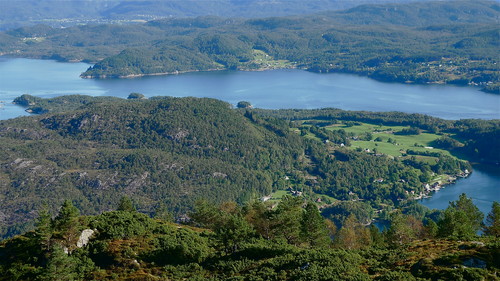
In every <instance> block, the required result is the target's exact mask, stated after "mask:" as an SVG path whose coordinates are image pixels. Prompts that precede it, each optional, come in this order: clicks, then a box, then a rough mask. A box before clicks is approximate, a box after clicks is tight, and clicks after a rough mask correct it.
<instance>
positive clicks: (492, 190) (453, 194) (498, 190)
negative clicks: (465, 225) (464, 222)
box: [420, 165, 500, 214]
mask: <svg viewBox="0 0 500 281" xmlns="http://www.w3.org/2000/svg"><path fill="white" fill-rule="evenodd" d="M473 168H474V172H473V173H472V174H471V175H470V176H469V177H468V178H466V179H460V180H458V181H457V182H456V183H455V184H452V185H448V186H446V187H445V188H444V189H441V190H439V191H438V192H434V193H433V194H432V197H431V198H426V199H422V200H420V203H422V204H423V205H425V206H427V207H429V208H431V209H439V210H443V209H446V208H447V207H448V204H449V202H450V201H455V200H457V199H458V196H459V195H460V194H462V193H465V194H467V196H468V197H470V198H472V201H473V202H474V204H475V205H476V206H477V207H478V208H479V209H480V210H481V211H482V212H483V213H485V214H488V213H489V212H490V211H491V205H492V204H493V201H497V202H500V167H493V166H486V165H476V166H474V167H473Z"/></svg>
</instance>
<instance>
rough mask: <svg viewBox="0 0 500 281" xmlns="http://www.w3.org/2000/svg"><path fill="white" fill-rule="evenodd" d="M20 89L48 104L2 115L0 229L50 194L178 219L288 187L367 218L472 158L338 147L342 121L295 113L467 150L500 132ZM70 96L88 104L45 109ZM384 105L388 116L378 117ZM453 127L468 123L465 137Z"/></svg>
mask: <svg viewBox="0 0 500 281" xmlns="http://www.w3.org/2000/svg"><path fill="white" fill-rule="evenodd" d="M16 100H17V101H18V102H20V103H21V102H24V103H27V104H32V106H34V107H37V106H40V107H41V108H42V109H41V111H49V113H46V114H42V115H37V116H30V117H20V118H16V119H11V120H6V121H1V122H0V141H1V143H2V148H3V149H2V150H1V152H0V156H1V157H0V159H2V160H1V161H2V162H1V164H0V178H2V181H0V183H1V185H0V194H1V200H2V206H3V208H2V235H3V236H10V235H13V234H15V233H19V231H21V230H23V229H25V228H26V227H28V228H29V227H30V224H31V225H32V223H33V222H32V219H34V218H35V217H36V216H37V213H36V210H38V209H39V208H40V206H41V205H42V204H43V203H44V202H46V203H48V204H49V210H51V211H52V212H54V211H55V210H56V208H57V206H58V205H60V204H61V202H62V201H63V200H65V199H71V200H72V201H73V202H74V204H75V205H76V206H77V207H78V208H79V209H80V210H81V211H82V213H84V214H99V213H101V212H102V211H107V210H110V209H111V208H112V206H116V204H117V202H118V200H119V199H120V198H121V197H122V196H123V195H124V194H126V195H129V196H130V197H131V198H133V200H134V201H135V202H136V203H137V207H138V209H139V210H140V211H141V212H143V213H147V214H151V215H153V214H155V213H156V212H157V210H158V209H159V208H160V206H163V205H165V206H167V208H168V210H169V211H171V212H173V213H174V214H175V216H176V217H177V218H180V217H182V215H183V214H186V212H187V211H188V210H190V209H191V208H192V206H193V204H194V202H195V201H196V200H197V199H200V198H205V199H208V200H210V201H212V202H224V201H228V200H234V201H236V202H238V203H244V202H248V201H249V200H254V199H258V198H260V197H261V196H264V195H269V194H270V193H271V192H273V191H276V190H286V189H290V188H291V189H292V190H295V191H301V192H302V193H303V194H304V196H307V197H308V198H311V199H312V200H316V199H317V198H319V197H321V196H323V197H324V199H325V200H326V201H325V204H327V206H328V204H331V203H335V202H336V200H340V201H350V200H352V199H353V196H355V197H356V198H358V199H360V200H359V202H355V203H352V204H345V205H340V206H341V209H349V210H351V211H348V212H347V213H346V214H349V213H352V212H358V211H359V212H358V213H359V215H358V217H359V219H360V220H367V219H369V218H371V216H372V215H373V210H374V209H380V208H382V209H383V208H384V207H383V206H389V207H390V208H392V206H399V205H401V204H406V203H407V201H406V200H405V199H408V198H411V196H412V195H411V194H413V193H415V194H420V193H421V192H423V191H424V185H425V184H426V183H429V182H430V181H431V179H432V178H433V175H435V174H448V175H455V174H459V173H462V172H463V171H464V170H465V169H468V170H470V169H471V168H470V165H469V164H468V163H467V162H465V161H461V160H458V159H457V158H454V157H450V156H448V155H445V154H439V153H438V154H436V155H432V157H430V158H429V157H427V158H426V159H424V160H422V159H420V158H419V157H413V158H412V157H410V156H408V157H405V158H401V159H399V158H394V159H393V157H389V156H387V155H386V156H384V155H374V154H371V153H366V152H357V151H355V150H352V149H349V148H347V147H343V146H348V145H349V142H350V138H351V136H350V135H349V134H347V133H346V132H345V131H343V130H335V131H330V130H326V129H325V128H322V127H321V126H311V125H310V124H311V123H304V124H302V123H300V124H295V123H294V122H290V120H286V117H285V116H286V115H287V114H288V113H289V112H294V114H297V115H300V116H302V118H303V120H305V119H307V120H310V119H315V118H318V119H317V120H319V119H324V118H325V117H326V121H327V122H331V121H332V120H333V119H338V120H346V121H352V120H355V119H356V118H358V119H363V118H364V120H365V121H367V120H369V119H372V121H373V122H377V123H375V124H379V123H386V124H390V123H391V122H402V124H404V126H410V125H411V126H412V127H418V128H420V129H419V130H422V131H430V130H438V131H439V130H440V129H441V130H442V132H441V133H444V134H443V147H444V148H445V149H459V150H460V149H462V150H463V151H471V152H472V154H471V155H475V154H474V153H481V155H483V154H488V153H490V152H494V150H495V149H497V150H498V148H495V147H494V146H493V148H491V146H490V145H485V144H489V142H488V136H492V135H493V136H494V135H495V134H496V135H498V132H499V131H500V130H499V128H498V127H499V122H498V121H481V120H469V121H467V120H463V121H444V120H440V119H437V118H432V117H428V116H424V115H418V114H417V115H408V114H403V113H386V114H383V113H381V114H377V113H371V114H370V113H364V112H346V111H340V110H335V109H329V110H325V111H310V110H299V111H283V112H281V113H280V114H281V115H280V114H276V113H275V112H273V111H261V110H252V109H233V108H232V106H231V105H230V104H227V103H225V102H222V101H217V100H213V99H197V98H167V97H163V98H162V97H157V98H151V99H149V100H143V99H136V100H122V99H117V98H110V99H109V100H107V99H106V98H102V97H98V98H89V97H82V96H67V97H58V98H54V99H49V100H40V99H36V98H33V97H30V96H23V97H21V98H19V99H16ZM72 102H73V103H76V104H79V105H81V107H80V108H78V109H74V110H69V111H64V112H61V113H57V112H54V113H50V110H51V109H57V110H61V107H60V106H61V104H64V105H66V106H68V105H69V104H71V103H72ZM70 107H73V108H75V107H77V106H76V105H71V106H70ZM325 112H328V114H326V115H324V113H325ZM266 114H267V116H266ZM335 114H336V115H335ZM270 115H275V117H271V116H270ZM279 115H280V116H279ZM377 115H378V116H379V117H380V116H383V118H382V119H380V118H379V117H377V118H374V117H375V116H377ZM314 116H316V117H314ZM277 117H279V118H277ZM280 118H281V119H280ZM328 118H329V119H328ZM430 125H433V126H435V128H434V127H432V126H430ZM446 131H449V132H452V133H453V134H456V133H457V132H459V133H461V135H460V140H461V142H458V141H454V139H452V138H451V137H448V136H446V135H447V134H446ZM466 137H467V138H466ZM491 155H498V154H491ZM380 178H382V179H384V181H383V182H382V183H379V182H378V181H377V179H380ZM361 201H363V202H361ZM341 221H342V219H338V222H339V223H340V222H341Z"/></svg>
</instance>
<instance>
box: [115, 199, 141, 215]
mask: <svg viewBox="0 0 500 281" xmlns="http://www.w3.org/2000/svg"><path fill="white" fill-rule="evenodd" d="M116 210H117V211H123V212H136V211H137V210H136V209H135V207H134V203H132V200H131V199H130V198H129V197H128V196H123V197H122V198H121V199H120V203H119V204H118V208H117V209H116Z"/></svg>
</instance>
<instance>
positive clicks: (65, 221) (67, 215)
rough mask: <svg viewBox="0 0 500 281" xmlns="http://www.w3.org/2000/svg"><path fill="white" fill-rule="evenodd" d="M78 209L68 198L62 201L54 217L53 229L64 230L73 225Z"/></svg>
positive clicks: (78, 213)
mask: <svg viewBox="0 0 500 281" xmlns="http://www.w3.org/2000/svg"><path fill="white" fill-rule="evenodd" d="M79 215H80V211H78V209H77V208H76V207H75V206H73V204H72V203H71V201H70V200H66V201H64V203H63V205H62V207H61V209H60V210H59V213H58V214H57V216H56V217H55V219H54V229H55V230H57V231H65V230H68V229H70V228H72V227H73V226H74V223H75V221H76V219H77V218H78V216H79Z"/></svg>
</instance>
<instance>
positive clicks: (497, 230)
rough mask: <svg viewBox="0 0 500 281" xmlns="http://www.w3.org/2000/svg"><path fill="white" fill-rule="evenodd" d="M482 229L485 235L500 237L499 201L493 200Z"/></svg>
mask: <svg viewBox="0 0 500 281" xmlns="http://www.w3.org/2000/svg"><path fill="white" fill-rule="evenodd" d="M483 231H484V234H485V235H488V236H494V237H497V238H498V237H500V203H498V202H496V201H495V202H493V204H492V206H491V211H490V212H489V214H488V216H487V217H486V225H485V226H484V228H483Z"/></svg>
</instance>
